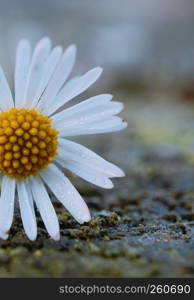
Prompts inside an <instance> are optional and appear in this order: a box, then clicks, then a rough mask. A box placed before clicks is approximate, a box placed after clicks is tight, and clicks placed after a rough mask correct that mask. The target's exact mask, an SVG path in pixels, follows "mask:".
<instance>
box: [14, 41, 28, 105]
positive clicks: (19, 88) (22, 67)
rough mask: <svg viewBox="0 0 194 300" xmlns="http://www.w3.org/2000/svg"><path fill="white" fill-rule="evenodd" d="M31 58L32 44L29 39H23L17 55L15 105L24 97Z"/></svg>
mask: <svg viewBox="0 0 194 300" xmlns="http://www.w3.org/2000/svg"><path fill="white" fill-rule="evenodd" d="M30 60H31V46H30V43H29V41H27V40H21V41H20V43H19V45H18V48H17V55H16V66H15V107H18V106H19V103H20V102H21V99H24V92H25V85H26V80H27V75H28V70H29V65H30Z"/></svg>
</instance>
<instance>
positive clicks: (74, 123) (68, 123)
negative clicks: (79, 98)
mask: <svg viewBox="0 0 194 300" xmlns="http://www.w3.org/2000/svg"><path fill="white" fill-rule="evenodd" d="M84 102H85V101H83V102H82V103H81V104H82V106H81V105H80V106H79V107H77V105H75V106H73V107H72V110H71V113H70V115H71V117H70V118H69V116H68V117H66V118H65V119H63V120H62V121H61V122H60V123H58V126H57V128H60V129H61V128H62V129H63V130H65V129H66V130H67V131H69V130H71V129H72V128H75V127H78V126H79V127H83V126H85V127H86V126H88V124H90V123H97V122H103V121H106V120H107V119H110V117H111V116H114V115H116V114H118V113H120V112H121V111H122V109H123V104H122V103H120V102H111V103H105V104H103V105H95V103H94V105H93V106H91V107H90V108H88V106H87V103H84ZM97 103H98V102H97ZM85 104H86V105H85ZM78 105H79V104H78Z"/></svg>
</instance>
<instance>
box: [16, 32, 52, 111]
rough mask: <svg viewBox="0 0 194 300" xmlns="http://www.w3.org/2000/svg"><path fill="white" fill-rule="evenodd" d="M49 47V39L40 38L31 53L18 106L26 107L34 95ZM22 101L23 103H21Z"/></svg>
mask: <svg viewBox="0 0 194 300" xmlns="http://www.w3.org/2000/svg"><path fill="white" fill-rule="evenodd" d="M50 49H51V41H50V39H48V38H43V39H42V40H40V41H39V42H38V44H37V46H36V48H35V50H34V53H33V55H32V61H31V64H30V68H29V72H28V76H27V82H26V87H25V95H24V99H23V101H21V102H20V104H19V105H20V107H23V106H25V107H27V108H29V106H30V105H31V103H32V101H33V100H34V98H35V96H36V92H37V89H38V87H39V84H40V81H41V78H42V75H43V71H44V64H45V61H46V59H47V57H48V55H49V52H50ZM22 102H23V103H22Z"/></svg>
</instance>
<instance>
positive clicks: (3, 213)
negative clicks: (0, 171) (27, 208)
mask: <svg viewBox="0 0 194 300" xmlns="http://www.w3.org/2000/svg"><path fill="white" fill-rule="evenodd" d="M14 199H15V179H11V178H9V177H7V176H3V180H2V184H1V198H0V230H1V232H3V233H4V234H6V233H7V231H8V230H9V229H10V227H11V224H12V221H13V214H14Z"/></svg>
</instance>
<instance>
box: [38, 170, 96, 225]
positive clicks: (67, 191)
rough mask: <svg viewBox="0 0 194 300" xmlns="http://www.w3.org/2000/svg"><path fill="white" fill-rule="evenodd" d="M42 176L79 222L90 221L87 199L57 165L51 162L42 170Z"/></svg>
mask: <svg viewBox="0 0 194 300" xmlns="http://www.w3.org/2000/svg"><path fill="white" fill-rule="evenodd" d="M40 176H41V177H42V178H43V180H44V181H45V183H46V184H47V186H48V187H49V188H50V189H51V191H52V192H53V193H54V194H55V196H56V197H57V198H58V200H59V201H60V202H61V203H62V204H63V205H64V206H65V207H66V209H67V210H68V211H69V212H70V213H71V214H72V216H73V217H74V218H75V219H76V220H77V221H78V222H79V223H81V224H82V223H84V222H88V221H90V219H91V216H90V212H89V210H88V207H87V205H86V203H85V201H84V200H83V199H82V197H81V196H80V194H79V193H78V192H77V190H76V189H75V188H74V186H73V185H72V184H71V182H70V181H69V180H68V179H67V177H66V176H65V175H64V174H63V173H62V172H61V171H60V170H59V169H58V168H57V167H56V166H55V165H53V164H50V165H49V166H48V168H47V169H46V170H45V171H43V172H41V174H40Z"/></svg>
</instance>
